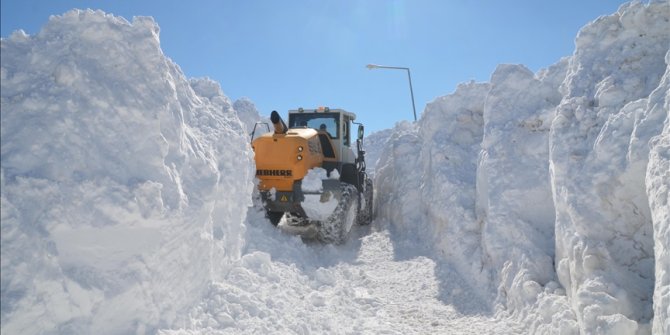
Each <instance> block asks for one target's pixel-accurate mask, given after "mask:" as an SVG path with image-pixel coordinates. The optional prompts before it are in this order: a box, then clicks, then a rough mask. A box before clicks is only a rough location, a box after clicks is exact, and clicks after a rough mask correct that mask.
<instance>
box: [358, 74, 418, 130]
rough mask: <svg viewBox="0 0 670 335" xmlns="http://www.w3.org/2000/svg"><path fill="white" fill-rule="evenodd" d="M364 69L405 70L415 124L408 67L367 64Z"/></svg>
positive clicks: (414, 109) (412, 92) (414, 108)
mask: <svg viewBox="0 0 670 335" xmlns="http://www.w3.org/2000/svg"><path fill="white" fill-rule="evenodd" d="M365 67H367V68H368V70H372V69H392V70H407V79H409V94H410V95H411V96H412V110H413V111H414V122H416V107H415V105H414V90H413V89H412V76H411V75H410V74H409V68H408V67H399V66H384V65H377V64H368V65H366V66H365Z"/></svg>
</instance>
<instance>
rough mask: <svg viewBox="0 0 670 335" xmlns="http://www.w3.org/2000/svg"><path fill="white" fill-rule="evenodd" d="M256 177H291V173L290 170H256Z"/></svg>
mask: <svg viewBox="0 0 670 335" xmlns="http://www.w3.org/2000/svg"><path fill="white" fill-rule="evenodd" d="M256 175H257V176H273V177H291V176H293V172H292V171H291V170H256Z"/></svg>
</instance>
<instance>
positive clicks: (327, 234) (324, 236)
mask: <svg viewBox="0 0 670 335" xmlns="http://www.w3.org/2000/svg"><path fill="white" fill-rule="evenodd" d="M340 187H341V190H342V193H341V195H340V200H339V203H338V204H337V207H336V208H335V210H334V211H333V213H332V214H331V215H330V216H329V217H328V219H326V220H324V221H323V222H319V225H318V231H317V238H318V239H319V240H320V241H321V242H324V243H333V244H342V243H344V242H346V240H347V237H348V236H349V231H350V230H351V227H352V226H353V224H354V222H356V216H357V215H356V214H357V212H358V190H357V189H356V187H355V186H353V185H350V184H346V183H342V184H341V186H340Z"/></svg>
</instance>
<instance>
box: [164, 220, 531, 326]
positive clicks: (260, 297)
mask: <svg viewBox="0 0 670 335" xmlns="http://www.w3.org/2000/svg"><path fill="white" fill-rule="evenodd" d="M253 220H255V221H256V222H255V223H251V224H250V225H249V230H248V232H247V237H248V238H252V236H251V235H256V241H255V242H254V241H248V242H249V244H250V245H252V246H253V247H252V249H251V250H247V254H246V255H245V256H243V257H242V259H241V261H240V262H239V264H236V266H235V267H234V268H233V269H232V270H231V271H230V272H229V273H228V274H227V275H226V277H225V280H223V281H220V282H217V283H214V284H213V285H212V287H211V289H210V291H209V293H208V294H207V295H206V297H205V299H204V301H203V302H202V303H201V304H200V305H198V306H197V307H196V308H194V309H193V311H192V312H191V315H190V319H189V320H188V321H187V325H185V327H184V328H183V329H180V330H166V331H162V332H161V333H163V334H205V333H206V334H240V333H249V334H252V333H254V334H255V333H296V334H322V333H329V334H447V333H448V334H508V333H509V334H518V333H522V332H523V331H522V327H521V326H520V325H518V324H514V323H513V322H510V321H508V320H499V319H495V318H494V317H493V315H492V314H493V313H492V312H491V311H490V310H489V308H488V306H487V303H486V302H485V301H484V300H483V299H481V298H480V297H479V296H478V295H477V294H475V290H476V288H473V287H470V286H469V284H468V281H467V280H463V278H460V277H459V276H458V274H457V273H456V272H453V271H450V269H449V268H448V266H447V265H444V264H439V263H437V262H436V261H435V260H433V259H431V258H430V257H426V256H423V255H420V254H422V253H425V252H422V251H420V250H416V249H415V250H398V249H400V248H401V247H398V246H396V245H405V244H404V243H402V241H395V240H394V237H393V236H394V235H393V233H392V232H391V231H390V230H389V229H388V224H386V223H385V222H380V221H375V222H373V223H372V225H371V226H369V227H354V230H353V231H352V235H351V236H350V239H349V241H348V242H347V243H345V244H344V245H341V246H332V245H322V244H320V243H303V242H302V241H300V239H299V238H297V237H292V236H287V235H286V234H282V233H279V232H278V231H274V232H273V231H272V229H274V228H272V227H267V226H269V223H268V222H267V221H265V222H263V221H264V220H263V219H262V218H259V217H256V218H255V219H253ZM264 224H266V225H267V226H266V227H263V225H264ZM268 228H270V229H268ZM282 244H283V245H282Z"/></svg>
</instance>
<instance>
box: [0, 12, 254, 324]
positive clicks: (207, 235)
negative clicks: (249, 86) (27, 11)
mask: <svg viewBox="0 0 670 335" xmlns="http://www.w3.org/2000/svg"><path fill="white" fill-rule="evenodd" d="M158 35H159V28H158V26H157V25H156V24H155V23H154V21H153V20H152V19H151V18H143V17H138V18H135V19H133V22H132V23H129V22H127V21H126V20H124V19H122V18H119V17H114V16H112V15H107V14H105V13H103V12H100V11H97V12H94V11H90V10H87V11H80V10H73V11H70V12H68V13H66V14H64V15H62V16H53V17H51V18H50V20H49V22H48V24H47V25H45V26H44V28H43V29H42V30H41V31H40V32H39V33H38V34H37V35H35V36H28V35H26V34H25V33H23V32H22V31H18V32H15V33H13V34H12V35H11V36H10V37H9V38H6V39H2V45H1V49H2V57H1V65H2V68H1V73H0V75H1V79H2V86H1V88H2V93H1V94H2V95H1V103H2V104H1V106H2V108H1V111H2V129H1V134H2V181H1V182H2V184H1V186H2V191H1V201H2V241H1V242H2V269H1V273H2V277H1V278H2V291H1V300H2V309H1V323H2V333H3V334H37V333H40V334H44V330H50V331H51V333H57V334H71V333H79V334H129V333H138V334H141V333H145V332H146V333H153V331H152V330H154V329H157V328H158V327H169V326H173V325H174V323H175V322H178V317H179V316H183V314H186V313H187V311H186V309H188V308H190V307H191V306H192V305H193V304H195V302H197V301H199V300H200V299H201V297H202V294H203V292H204V291H205V290H207V289H208V286H209V284H210V282H211V281H212V280H216V279H217V278H218V276H221V274H222V273H223V272H224V271H225V268H226V266H227V264H230V262H231V261H232V260H236V259H238V258H239V257H240V252H241V248H242V246H243V238H242V236H243V232H244V226H243V221H244V217H245V215H246V208H247V207H248V205H250V200H249V199H250V197H251V192H252V188H253V183H252V178H253V159H252V158H253V156H252V153H251V150H250V146H249V144H248V141H249V139H248V137H247V134H246V129H245V128H244V127H245V126H244V125H243V123H242V122H241V121H240V119H239V118H238V116H237V115H236V113H235V111H234V110H233V108H232V106H231V103H230V101H229V100H228V98H227V97H225V96H224V95H223V93H222V91H221V89H220V87H219V84H218V83H215V82H213V81H211V80H208V79H191V80H187V79H186V78H185V76H184V74H183V73H182V72H181V70H180V69H179V67H178V66H177V65H175V64H174V63H173V62H172V61H171V60H170V59H168V58H166V57H165V56H164V55H163V52H162V51H161V49H160V46H159V36H158Z"/></svg>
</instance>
